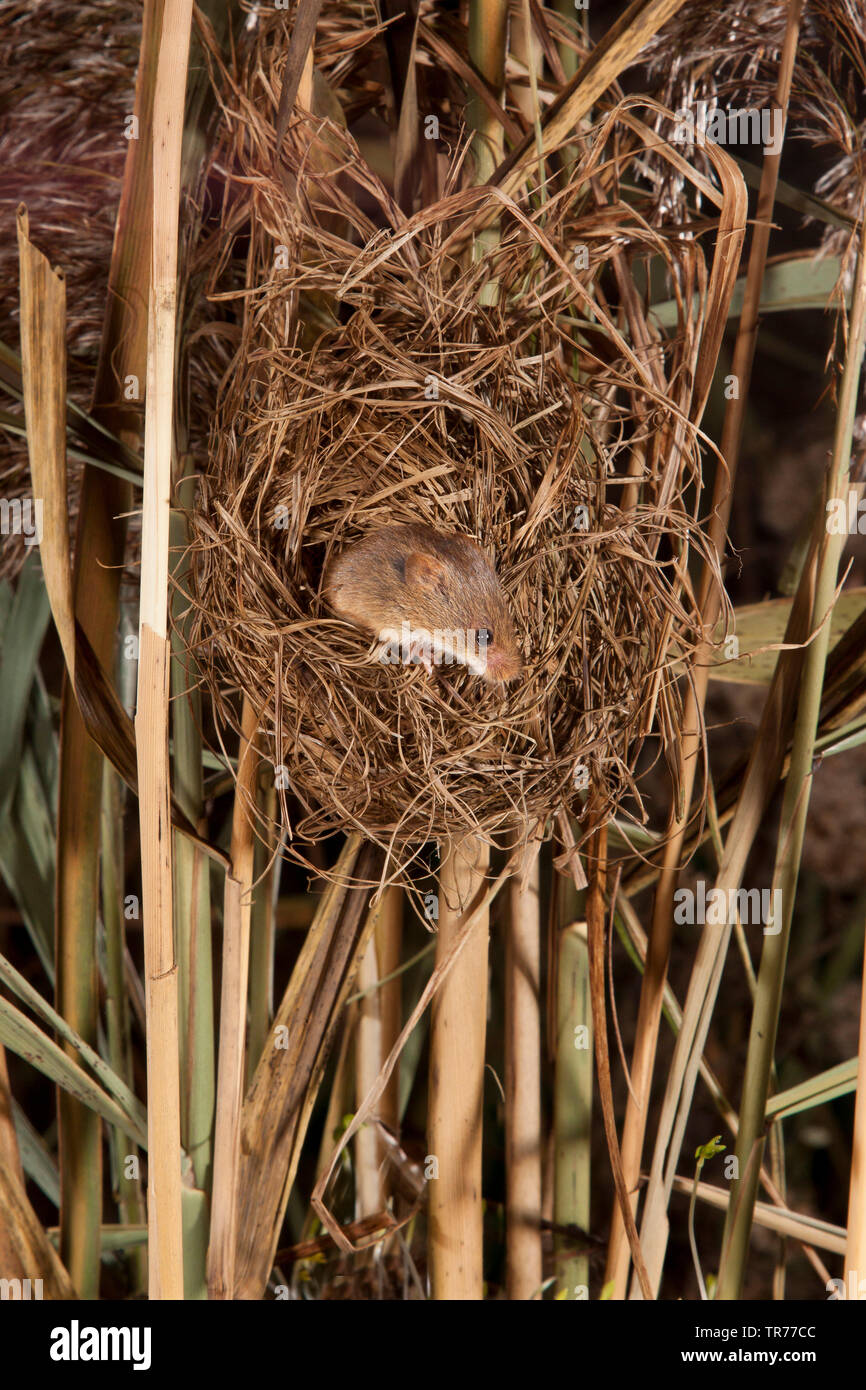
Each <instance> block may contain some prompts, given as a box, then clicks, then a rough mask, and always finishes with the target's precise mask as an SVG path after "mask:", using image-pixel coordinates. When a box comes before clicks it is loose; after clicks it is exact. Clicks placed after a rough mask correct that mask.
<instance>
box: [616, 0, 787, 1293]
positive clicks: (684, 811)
mask: <svg viewBox="0 0 866 1390" xmlns="http://www.w3.org/2000/svg"><path fill="white" fill-rule="evenodd" d="M802 6H803V0H789V6H788V24H787V29H786V33H785V42H784V46H783V49H782V54H781V58H780V62H779V76H778V81H777V86H776V94H775V103H776V106H777V107H778V108H779V109H780V110H781V111H782V135H783V138H782V139H781V140H780V142H779V148H778V150H777V151H776V152H775V153H772V152H770V153H767V154H765V156H764V160H763V165H762V170H761V185H760V189H759V192H758V199H757V207H756V213H755V225H754V230H753V234H752V245H751V248H750V252H749V264H748V269H747V272H746V283H745V289H744V295H743V308H742V312H741V314H740V320H739V324H738V327H737V338H736V343H735V345H734V354H733V360H732V364H731V372H732V374H733V375H734V377H735V378H736V380H737V382H738V384H739V392H738V395H737V396H736V397H732V398H731V399H730V400H729V401H728V403H727V406H726V409H725V416H724V422H723V426H722V438H721V445H720V448H721V453H722V457H723V458H724V460H725V465H726V467H725V468H723V467H722V466H721V464H717V468H716V481H715V486H714V489H713V504H712V507H711V509H710V522H709V527H708V535H709V538H710V540H711V542H712V544H713V547H714V549H715V552H716V554H717V556H718V557H719V560H721V558H722V556H723V554H724V548H725V537H726V534H727V528H728V519H729V517H730V512H731V504H732V501H733V493H734V480H735V478H736V475H737V465H738V463H739V454H740V444H741V442H742V435H743V427H744V424H745V418H746V405H747V402H748V399H749V385H750V382H751V375H752V364H753V362H754V356H755V347H756V344H757V338H758V322H759V308H760V300H761V288H762V285H763V281H764V270H765V267H766V264H767V254H768V249H769V241H770V231H771V227H772V216H773V205H774V203H775V199H776V187H777V184H778V180H779V168H780V165H781V159H782V150H783V148H784V129H785V125H786V123H787V116H788V101H789V97H790V92H791V79H792V77H793V72H794V60H795V58H796V54H797V44H798V41H799V36H800V14H801V11H802ZM720 603H721V593H720V591H719V589H718V587H717V586H716V585H715V584H713V583H712V582H711V574H710V570H709V567H708V566H705V567H704V571H703V579H702V587H701V593H700V607H701V613H702V619H703V623H704V629H705V631H707V632H711V631H712V629H713V627H714V625H715V623H716V620H717V618H718V616H719V610H720ZM709 672H710V652H709V647H707V648H706V649H705V650H704V651H703V652H702V653H700V654H699V655H698V656H697V657H696V659H695V665H694V678H693V681H692V682H690V684H689V688H688V691H687V693H686V699H685V708H684V712H683V727H682V754H681V764H682V786H681V788H680V791H679V795H678V798H677V800H676V803H675V805H674V807H673V810H672V815H671V820H670V823H669V825H668V830H667V837H666V842H665V848H664V857H663V861H662V865H661V870H660V874H659V880H658V883H657V886H656V894H655V899H654V902H653V917H652V924H651V927H650V933H649V952H648V956H647V964H646V970H645V973H644V978H643V985H642V988H641V995H640V1004H639V1008H638V1021H637V1027H636V1030H635V1045H634V1051H633V1054H632V1062H631V1072H630V1075H631V1089H630V1091H629V1096H628V1100H627V1102H626V1115H625V1123H624V1126H623V1135H622V1162H623V1171H624V1175H625V1180H626V1185H627V1187H628V1190H629V1192H630V1193H632V1194H633V1197H632V1209H633V1210H634V1211H635V1212H636V1211H637V1203H638V1188H637V1185H638V1179H639V1177H640V1164H641V1156H642V1153H643V1143H644V1135H645V1132H646V1122H647V1115H648V1111H649V1097H650V1088H651V1085H652V1077H653V1069H654V1066H655V1056H656V1048H657V1045H658V1034H659V1025H660V1023H661V1013H662V1002H663V999H664V989H665V981H666V979H667V971H668V961H669V959H670V950H671V943H672V941H673V927H674V921H673V903H674V892H675V890H676V886H677V882H678V879H679V869H680V864H681V862H682V854H683V844H684V840H685V836H686V832H687V829H688V826H689V824H690V822H691V818H692V796H693V792H694V785H695V778H696V775H697V769H698V764H699V761H700V755H701V745H702V738H703V735H702V723H703V709H704V704H705V702H706V697H707V686H708V684H709ZM629 1265H630V1254H629V1248H628V1241H627V1239H626V1233H625V1226H624V1224H623V1219H622V1213H621V1212H620V1210H619V1206H618V1204H616V1203H614V1209H613V1213H612V1216H611V1229H610V1238H609V1243H608V1254H607V1268H606V1271H605V1283H608V1282H610V1281H612V1282H613V1290H612V1296H613V1298H615V1299H621V1298H624V1297H625V1293H626V1284H627V1281H628V1271H629Z"/></svg>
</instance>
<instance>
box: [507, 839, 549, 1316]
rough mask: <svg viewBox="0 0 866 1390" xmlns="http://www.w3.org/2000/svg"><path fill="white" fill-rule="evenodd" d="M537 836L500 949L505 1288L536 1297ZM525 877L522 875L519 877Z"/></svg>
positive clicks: (514, 891) (515, 888) (514, 892)
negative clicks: (502, 951) (502, 959)
mask: <svg viewBox="0 0 866 1390" xmlns="http://www.w3.org/2000/svg"><path fill="white" fill-rule="evenodd" d="M538 850H539V844H538V841H537V840H531V841H530V842H529V844H528V845H527V847H526V850H525V851H524V857H523V862H522V864H521V865H520V866H519V868H518V870H517V872H516V874H515V876H514V878H513V879H512V880H511V885H510V890H511V891H510V909H511V910H510V913H509V921H508V928H507V931H508V935H507V938H506V949H505V1175H506V1200H505V1219H506V1288H507V1294H508V1297H509V1298H510V1299H532V1298H540V1297H541V1284H542V1260H541V1149H542V1135H541V1008H540V1005H541V999H540V980H541V930H540V922H539V906H540V904H539V891H540V874H539V859H538ZM524 878H525V882H524Z"/></svg>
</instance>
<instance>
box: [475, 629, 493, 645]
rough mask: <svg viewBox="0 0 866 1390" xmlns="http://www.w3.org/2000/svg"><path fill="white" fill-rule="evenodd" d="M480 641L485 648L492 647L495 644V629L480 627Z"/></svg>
mask: <svg viewBox="0 0 866 1390" xmlns="http://www.w3.org/2000/svg"><path fill="white" fill-rule="evenodd" d="M478 641H479V643H480V644H481V646H483V647H492V646H493V642H494V637H493V628H492V627H480V628H479V629H478Z"/></svg>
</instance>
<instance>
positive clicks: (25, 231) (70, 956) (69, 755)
mask: <svg viewBox="0 0 866 1390" xmlns="http://www.w3.org/2000/svg"><path fill="white" fill-rule="evenodd" d="M18 254H19V264H20V285H21V381H22V389H23V398H24V409H25V418H26V421H27V448H28V453H29V457H30V473H31V478H32V485H33V494H34V497H36V498H38V499H39V501H40V503H41V504H42V505H43V508H44V515H43V517H42V518H41V522H42V528H43V529H42V532H41V534H40V537H39V540H40V551H41V556H42V564H43V569H44V573H45V575H46V584H47V586H48V589H49V594H50V595H51V597H52V600H53V602H52V609H53V611H54V612H55V623H56V625H57V629H58V633H60V635H61V640H62V642H63V648H64V654H65V655H66V659H67V663H68V665H69V679H68V680H67V681H65V682H64V696H63V714H64V719H63V727H65V728H68V727H69V725H70V724H71V723H72V722H73V721H74V719H75V716H76V715H77V706H76V704H75V701H74V699H73V698H71V697H70V694H69V686H70V683H71V682H74V669H75V639H74V618H73V606H72V597H71V593H70V592H69V590H70V584H69V548H68V547H69V542H68V530H67V525H68V523H67V519H66V515H65V508H64V507H63V503H64V502H65V497H66V281H65V278H64V276H63V273H62V271H60V270H53V269H52V268H51V266H50V265H49V263H48V261H47V259H46V257H45V256H43V255H42V253H41V252H40V251H38V250H37V249H36V247H35V246H34V245H33V244H32V242H31V241H30V233H29V220H28V216H27V212H26V210H25V208H24V207H23V206H22V207H20V208H19V210H18ZM58 592H62V593H63V595H64V598H63V610H64V611H63V613H62V615H61V614H58V613H57V610H56V604H57V601H58V600H57V594H58ZM84 743H88V744H89V740H88V739H86V736H85V737H84V738H83V739H82V740H81V741H80V742H76V741H75V740H73V743H72V752H69V751H67V752H66V758H65V761H64V759H63V751H64V749H65V741H64V740H63V738H62V736H61V763H60V789H59V791H60V804H59V807H58V839H57V873H56V901H55V961H56V991H57V1003H58V1009H59V1010H60V1011H61V1012H62V1014H63V1016H64V1018H65V1019H66V1020H67V1021H68V1022H69V1023H70V1025H71V1026H72V1027H73V1028H74V1029H75V1030H76V1032H77V1033H78V1034H79V1035H80V1036H81V1037H83V1039H84V1041H85V1042H87V1043H89V1044H90V1045H91V1046H95V1045H96V1041H97V1039H96V1027H97V994H96V940H95V933H96V917H97V908H98V878H97V871H98V864H99V804H98V802H97V803H96V804H95V805H94V804H93V801H92V797H88V795H87V793H88V791H92V790H93V786H92V780H90V781H87V780H84V779H82V778H81V773H82V768H81V765H80V763H79V761H78V759H77V758H76V757H74V756H73V754H74V753H77V754H80V753H81V752H82V750H83V745H84ZM90 747H91V749H92V745H90ZM93 752H94V753H95V750H93ZM96 761H97V765H98V766H99V772H100V778H101V760H100V759H99V756H98V754H96ZM82 802H83V805H82ZM73 803H74V808H75V815H74V816H73V815H71V814H65V813H66V812H69V811H70V809H71V805H72V804H73ZM88 811H89V812H90V819H89V820H88V819H86V817H87V813H88ZM94 822H95V823H94ZM64 829H65V830H67V831H68V832H69V833H68V834H64V835H61V831H63V830H64ZM63 1046H64V1049H65V1050H66V1051H67V1052H69V1051H71V1049H70V1046H69V1044H68V1043H64V1044H63ZM101 1135H102V1127H101V1122H100V1120H99V1117H98V1116H97V1115H95V1114H94V1112H93V1110H92V1109H90V1108H88V1107H87V1106H85V1105H83V1104H82V1102H81V1101H80V1100H78V1099H75V1098H73V1097H72V1096H70V1095H68V1094H67V1093H66V1092H61V1093H60V1096H59V1098H58V1141H59V1155H60V1192H61V1202H60V1212H61V1216H60V1259H61V1261H62V1263H63V1264H64V1266H65V1268H66V1269H68V1271H69V1277H70V1278H71V1280H72V1283H73V1284H74V1286H75V1289H76V1290H77V1294H78V1297H90V1298H95V1297H96V1296H97V1294H98V1291H99V1223H100V1220H101V1214H102V1144H101ZM22 1192H23V1189H22ZM33 1267H38V1266H35V1265H34V1266H33Z"/></svg>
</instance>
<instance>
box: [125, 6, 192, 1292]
mask: <svg viewBox="0 0 866 1390" xmlns="http://www.w3.org/2000/svg"><path fill="white" fill-rule="evenodd" d="M191 22H192V0H166V5H165V10H164V13H163V24H162V32H161V35H160V43H159V56H158V60H157V75H156V92H155V96H154V131H155V137H154V148H153V263H152V264H153V277H152V282H151V290H150V299H149V309H150V319H149V331H148V351H147V403H146V414H145V444H144V499H143V505H142V540H141V554H142V560H141V600H140V641H139V668H138V708H137V713H136V720H135V729H136V744H137V760H138V785H139V822H140V828H141V861H142V893H143V908H144V953H145V974H146V998H147V1098H148V1106H147V1127H148V1213H147V1215H148V1255H149V1261H150V1265H149V1292H150V1297H151V1299H182V1298H183V1241H182V1228H181V1172H180V1164H181V1146H180V1074H179V1050H178V1006H177V963H176V959H175V950H174V933H173V922H172V902H173V891H172V871H171V837H172V832H171V805H170V787H169V766H168V677H169V655H170V647H169V639H168V622H167V619H168V548H169V516H170V498H171V461H172V427H173V410H174V376H175V329H176V320H177V241H178V218H179V210H180V201H179V200H180V161H181V137H182V134H183V114H184V96H185V92H186V78H187V65H188V62H189V43H190V26H191Z"/></svg>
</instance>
